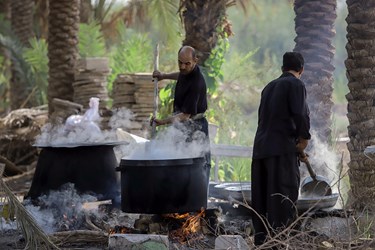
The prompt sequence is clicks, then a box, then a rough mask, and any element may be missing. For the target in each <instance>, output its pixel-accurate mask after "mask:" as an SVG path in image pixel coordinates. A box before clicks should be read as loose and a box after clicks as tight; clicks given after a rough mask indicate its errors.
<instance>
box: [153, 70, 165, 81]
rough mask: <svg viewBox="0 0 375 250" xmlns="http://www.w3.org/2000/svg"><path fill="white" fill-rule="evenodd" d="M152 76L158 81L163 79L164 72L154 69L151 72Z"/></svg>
mask: <svg viewBox="0 0 375 250" xmlns="http://www.w3.org/2000/svg"><path fill="white" fill-rule="evenodd" d="M152 78H156V79H158V81H161V80H163V79H164V74H163V73H161V72H160V71H159V70H155V71H154V72H152Z"/></svg>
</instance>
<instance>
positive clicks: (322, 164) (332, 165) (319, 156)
mask: <svg viewBox="0 0 375 250" xmlns="http://www.w3.org/2000/svg"><path fill="white" fill-rule="evenodd" d="M308 148H309V150H308V151H307V153H308V155H309V162H310V165H311V167H312V168H313V170H314V172H315V173H316V175H319V176H323V177H325V178H326V179H327V180H328V181H329V183H330V184H334V183H335V182H337V181H338V179H339V177H338V167H339V163H340V158H339V155H338V154H337V153H336V152H334V150H332V149H330V147H329V145H327V144H326V143H323V142H322V141H321V140H319V137H318V136H317V133H316V132H315V131H312V133H311V140H310V141H309V147H308ZM301 164H302V165H303V166H301V167H305V164H304V163H301ZM302 172H303V173H304V175H308V172H307V171H306V168H305V170H303V171H302Z"/></svg>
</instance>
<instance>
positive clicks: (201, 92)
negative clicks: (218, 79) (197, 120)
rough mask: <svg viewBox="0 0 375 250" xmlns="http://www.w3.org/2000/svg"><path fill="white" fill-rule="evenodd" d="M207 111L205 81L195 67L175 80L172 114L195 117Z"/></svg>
mask: <svg viewBox="0 0 375 250" xmlns="http://www.w3.org/2000/svg"><path fill="white" fill-rule="evenodd" d="M206 110H207V86H206V81H205V79H204V77H203V75H202V73H201V71H200V69H199V66H198V65H196V66H195V68H194V69H193V71H192V72H190V73H189V74H187V75H183V74H180V75H179V77H178V80H177V84H176V89H175V95H174V104H173V112H182V113H185V114H190V115H192V116H193V115H196V114H199V113H204V112H205V111H206Z"/></svg>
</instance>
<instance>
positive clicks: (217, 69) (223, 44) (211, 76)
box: [202, 37, 229, 95]
mask: <svg viewBox="0 0 375 250" xmlns="http://www.w3.org/2000/svg"><path fill="white" fill-rule="evenodd" d="M228 49H229V41H228V39H227V38H225V37H223V38H222V37H220V38H219V39H218V41H217V44H216V47H215V48H214V49H213V50H212V51H211V54H210V57H209V58H208V59H207V60H206V62H205V63H204V66H203V67H202V73H203V75H204V77H205V80H206V84H207V88H208V93H209V95H212V94H214V93H215V92H216V89H217V87H218V84H219V82H222V81H223V80H224V73H223V71H222V69H221V67H222V65H223V64H224V62H225V54H226V53H227V51H228Z"/></svg>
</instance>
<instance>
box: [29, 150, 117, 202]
mask: <svg viewBox="0 0 375 250" xmlns="http://www.w3.org/2000/svg"><path fill="white" fill-rule="evenodd" d="M113 147H114V145H93V146H89V145H85V146H77V147H44V148H42V150H41V152H40V155H39V159H38V163H37V165H36V169H35V174H34V177H33V180H32V184H31V187H30V190H29V192H28V194H27V195H26V196H25V198H31V199H32V200H34V199H37V198H38V197H39V196H41V195H44V194H48V192H49V191H51V190H59V189H60V187H61V186H62V185H64V184H66V183H73V184H74V187H75V189H76V190H77V192H78V193H82V194H83V193H87V194H92V195H95V196H96V197H98V199H103V200H104V199H112V201H115V199H116V198H117V197H119V190H120V189H119V184H118V182H117V178H116V171H115V169H116V167H117V166H118V165H117V164H118V163H117V160H116V156H115V153H114V151H113Z"/></svg>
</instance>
